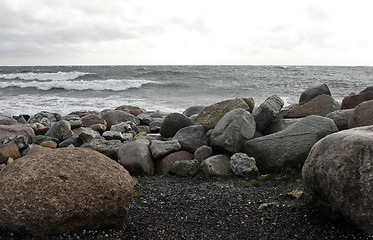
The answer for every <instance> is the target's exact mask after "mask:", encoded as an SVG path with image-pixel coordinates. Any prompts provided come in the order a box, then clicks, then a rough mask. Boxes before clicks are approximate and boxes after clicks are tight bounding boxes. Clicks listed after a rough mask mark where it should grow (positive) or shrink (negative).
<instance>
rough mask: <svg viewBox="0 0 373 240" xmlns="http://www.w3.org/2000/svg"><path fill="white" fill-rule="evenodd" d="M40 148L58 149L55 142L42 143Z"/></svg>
mask: <svg viewBox="0 0 373 240" xmlns="http://www.w3.org/2000/svg"><path fill="white" fill-rule="evenodd" d="M40 146H42V147H46V148H52V149H54V148H56V147H57V143H56V142H54V141H45V142H42V143H41V144H40Z"/></svg>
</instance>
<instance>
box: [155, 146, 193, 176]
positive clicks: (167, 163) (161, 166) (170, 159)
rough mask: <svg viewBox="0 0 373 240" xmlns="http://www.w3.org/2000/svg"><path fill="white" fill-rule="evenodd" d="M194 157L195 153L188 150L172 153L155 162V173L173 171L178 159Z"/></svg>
mask: <svg viewBox="0 0 373 240" xmlns="http://www.w3.org/2000/svg"><path fill="white" fill-rule="evenodd" d="M193 158H194V155H193V154H191V153H190V152H187V151H178V152H174V153H171V154H169V155H167V156H166V157H164V158H163V159H161V160H159V161H157V162H156V163H155V173H156V174H160V175H163V174H167V173H169V172H170V171H171V167H172V165H173V164H174V163H175V162H176V161H181V160H192V159H193Z"/></svg>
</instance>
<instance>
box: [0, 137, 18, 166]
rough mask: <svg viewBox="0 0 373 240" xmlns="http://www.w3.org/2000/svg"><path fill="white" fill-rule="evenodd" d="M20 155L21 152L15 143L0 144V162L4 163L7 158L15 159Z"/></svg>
mask: <svg viewBox="0 0 373 240" xmlns="http://www.w3.org/2000/svg"><path fill="white" fill-rule="evenodd" d="M20 157H21V153H20V152H19V149H18V147H17V145H16V144H15V143H13V142H11V143H7V144H5V145H3V146H1V145H0V164H3V163H6V162H7V161H8V158H13V159H17V158H20Z"/></svg>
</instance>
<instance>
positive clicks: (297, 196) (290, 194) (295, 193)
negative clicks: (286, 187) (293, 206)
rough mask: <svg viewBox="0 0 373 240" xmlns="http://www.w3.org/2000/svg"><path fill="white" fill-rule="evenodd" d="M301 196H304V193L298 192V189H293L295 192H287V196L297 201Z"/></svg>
mask: <svg viewBox="0 0 373 240" xmlns="http://www.w3.org/2000/svg"><path fill="white" fill-rule="evenodd" d="M303 194H304V191H302V190H299V189H295V190H293V191H291V192H289V193H288V196H290V197H293V198H296V199H299V198H301V197H302V196H303Z"/></svg>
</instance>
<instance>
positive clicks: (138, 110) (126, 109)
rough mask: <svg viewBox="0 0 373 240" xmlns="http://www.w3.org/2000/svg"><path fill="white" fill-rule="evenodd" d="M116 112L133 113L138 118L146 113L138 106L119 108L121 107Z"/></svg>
mask: <svg viewBox="0 0 373 240" xmlns="http://www.w3.org/2000/svg"><path fill="white" fill-rule="evenodd" d="M115 110H120V111H123V112H127V113H131V114H133V115H135V116H137V115H139V114H142V113H146V110H145V109H142V108H139V107H136V106H130V105H123V106H119V107H117V108H115Z"/></svg>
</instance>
